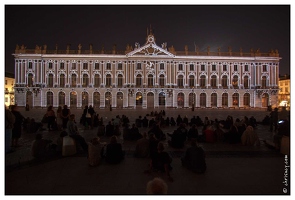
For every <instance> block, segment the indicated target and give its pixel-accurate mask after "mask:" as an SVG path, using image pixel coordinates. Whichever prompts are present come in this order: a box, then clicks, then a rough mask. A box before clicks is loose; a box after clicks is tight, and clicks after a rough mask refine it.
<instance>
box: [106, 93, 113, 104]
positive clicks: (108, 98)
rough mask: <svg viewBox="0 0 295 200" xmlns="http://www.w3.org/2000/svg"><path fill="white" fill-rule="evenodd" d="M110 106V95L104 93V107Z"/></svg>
mask: <svg viewBox="0 0 295 200" xmlns="http://www.w3.org/2000/svg"><path fill="white" fill-rule="evenodd" d="M111 105H112V93H110V92H106V93H105V107H107V108H108V107H110V106H111Z"/></svg>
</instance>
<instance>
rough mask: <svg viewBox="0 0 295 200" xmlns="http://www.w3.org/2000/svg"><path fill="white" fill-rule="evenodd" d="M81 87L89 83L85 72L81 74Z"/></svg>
mask: <svg viewBox="0 0 295 200" xmlns="http://www.w3.org/2000/svg"><path fill="white" fill-rule="evenodd" d="M82 83H83V84H82V87H88V85H89V78H88V75H87V74H83V80H82Z"/></svg>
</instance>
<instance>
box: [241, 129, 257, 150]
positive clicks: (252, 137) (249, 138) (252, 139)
mask: <svg viewBox="0 0 295 200" xmlns="http://www.w3.org/2000/svg"><path fill="white" fill-rule="evenodd" d="M241 141H242V144H243V145H247V146H254V145H255V144H256V145H260V141H259V138H258V135H257V133H255V131H254V129H253V127H252V126H247V128H246V130H245V131H244V133H243V135H242V137H241Z"/></svg>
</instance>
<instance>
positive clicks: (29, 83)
mask: <svg viewBox="0 0 295 200" xmlns="http://www.w3.org/2000/svg"><path fill="white" fill-rule="evenodd" d="M27 83H28V87H33V84H34V78H33V74H31V73H29V74H28V81H27Z"/></svg>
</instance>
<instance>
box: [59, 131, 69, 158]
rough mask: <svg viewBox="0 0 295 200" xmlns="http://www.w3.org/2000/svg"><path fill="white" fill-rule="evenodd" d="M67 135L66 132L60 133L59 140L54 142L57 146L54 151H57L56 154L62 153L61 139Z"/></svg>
mask: <svg viewBox="0 0 295 200" xmlns="http://www.w3.org/2000/svg"><path fill="white" fill-rule="evenodd" d="M67 135H68V133H67V132H66V131H62V132H61V133H60V135H59V138H57V140H56V144H57V146H56V151H57V152H58V153H61V152H62V146H63V138H64V137H65V136H67Z"/></svg>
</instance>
